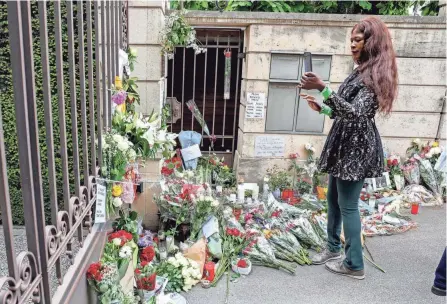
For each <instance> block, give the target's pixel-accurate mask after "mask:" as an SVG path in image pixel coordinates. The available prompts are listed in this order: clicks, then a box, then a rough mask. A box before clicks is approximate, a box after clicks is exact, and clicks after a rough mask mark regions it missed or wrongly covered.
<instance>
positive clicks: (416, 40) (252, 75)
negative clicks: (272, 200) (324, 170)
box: [188, 12, 446, 181]
mask: <svg viewBox="0 0 447 304" xmlns="http://www.w3.org/2000/svg"><path fill="white" fill-rule="evenodd" d="M361 18H364V16H358V15H322V14H274V13H242V12H232V13H219V12H190V13H189V15H188V19H189V22H190V23H191V24H193V25H200V26H203V25H207V26H237V27H241V26H242V27H246V30H245V41H244V45H245V52H246V59H245V60H244V64H243V72H242V75H243V76H242V86H241V87H242V88H241V111H240V117H239V139H238V145H237V152H236V162H235V163H236V166H238V172H239V173H243V174H244V175H245V176H246V179H247V180H250V181H255V180H259V179H260V178H262V176H263V175H264V174H265V169H267V168H268V167H271V166H272V165H273V164H278V165H280V166H286V165H287V162H285V161H284V157H287V156H288V155H289V154H290V153H295V152H299V153H300V154H301V155H302V156H305V153H304V151H303V147H304V144H305V143H307V142H310V143H312V144H313V145H314V146H315V147H316V149H317V154H318V153H319V151H321V148H322V146H323V145H324V141H325V139H326V136H327V134H328V132H329V130H330V126H331V123H332V122H331V120H330V119H329V118H326V120H325V123H324V131H323V133H321V134H299V135H298V134H274V133H267V134H268V135H269V136H282V137H284V139H285V153H284V157H277V158H273V157H272V158H256V157H255V154H254V152H255V149H254V142H255V138H256V136H258V135H266V132H265V124H266V121H265V118H264V119H255V120H253V119H250V120H246V119H245V105H246V93H247V92H258V93H265V94H266V96H268V93H269V92H268V87H269V73H270V60H271V52H284V53H300V52H304V51H310V52H312V53H320V54H328V55H332V66H331V73H330V83H331V87H332V88H338V86H339V85H340V84H341V83H342V82H343V80H344V79H345V78H346V77H347V76H348V75H349V74H350V72H351V71H352V70H353V62H352V59H351V55H350V32H351V29H352V27H353V25H355V24H356V23H357V22H358V21H359V20H360V19H361ZM382 19H383V20H384V22H386V23H387V25H388V27H389V28H390V31H391V34H392V37H393V42H394V48H395V50H396V53H397V57H398V58H397V62H398V69H399V97H398V99H397V102H396V104H395V106H394V109H393V113H392V114H391V116H390V117H388V118H384V117H378V118H377V125H378V128H379V131H380V134H381V135H382V139H383V142H384V145H385V146H386V148H387V149H388V150H389V151H390V152H396V153H404V151H405V149H406V148H407V147H408V145H409V143H410V141H411V139H412V138H415V137H418V138H421V139H422V140H426V141H428V140H433V139H435V138H437V137H440V138H442V139H443V140H445V139H446V132H445V120H446V119H445V108H444V109H443V108H442V107H443V103H444V100H445V93H446V72H445V70H446V61H445V58H446V53H445V49H446V31H445V17H400V16H399V17H396V16H384V17H382ZM266 108H267V107H265V109H266ZM264 117H265V116H264ZM440 124H441V126H440ZM438 130H440V131H438ZM438 132H439V133H440V134H439V135H438Z"/></svg>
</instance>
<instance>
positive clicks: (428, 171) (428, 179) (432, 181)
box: [414, 155, 440, 195]
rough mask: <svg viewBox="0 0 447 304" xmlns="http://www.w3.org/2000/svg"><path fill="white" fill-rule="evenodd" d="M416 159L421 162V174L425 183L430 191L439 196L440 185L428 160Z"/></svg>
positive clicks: (417, 157)
mask: <svg viewBox="0 0 447 304" xmlns="http://www.w3.org/2000/svg"><path fill="white" fill-rule="evenodd" d="M414 158H416V159H417V161H418V162H419V171H420V173H421V178H422V180H423V181H424V183H425V184H426V185H427V186H428V187H429V188H430V190H431V191H432V192H433V193H434V194H435V195H439V193H440V191H439V185H438V181H437V177H436V174H435V171H434V170H433V167H432V165H431V163H430V161H429V160H428V159H423V158H421V157H420V156H418V155H416V156H415V157H414Z"/></svg>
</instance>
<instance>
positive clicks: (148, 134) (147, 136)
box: [142, 128, 155, 146]
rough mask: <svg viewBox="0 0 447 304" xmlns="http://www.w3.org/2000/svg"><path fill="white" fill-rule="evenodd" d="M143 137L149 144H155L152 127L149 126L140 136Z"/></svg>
mask: <svg viewBox="0 0 447 304" xmlns="http://www.w3.org/2000/svg"><path fill="white" fill-rule="evenodd" d="M142 137H143V138H144V139H146V140H147V142H148V143H149V145H150V146H153V145H154V144H155V132H154V129H152V128H149V129H148V130H147V131H146V132H145V133H144V134H143V136H142Z"/></svg>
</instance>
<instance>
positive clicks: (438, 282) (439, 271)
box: [433, 249, 446, 290]
mask: <svg viewBox="0 0 447 304" xmlns="http://www.w3.org/2000/svg"><path fill="white" fill-rule="evenodd" d="M445 272H446V269H445V249H444V254H443V255H442V258H441V261H439V265H438V268H436V272H435V282H434V284H433V285H434V286H435V287H436V288H439V289H443V290H445Z"/></svg>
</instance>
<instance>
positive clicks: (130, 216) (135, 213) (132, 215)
mask: <svg viewBox="0 0 447 304" xmlns="http://www.w3.org/2000/svg"><path fill="white" fill-rule="evenodd" d="M129 218H130V219H131V220H132V221H136V220H137V218H138V213H137V212H136V211H132V212H131V213H130V214H129Z"/></svg>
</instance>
